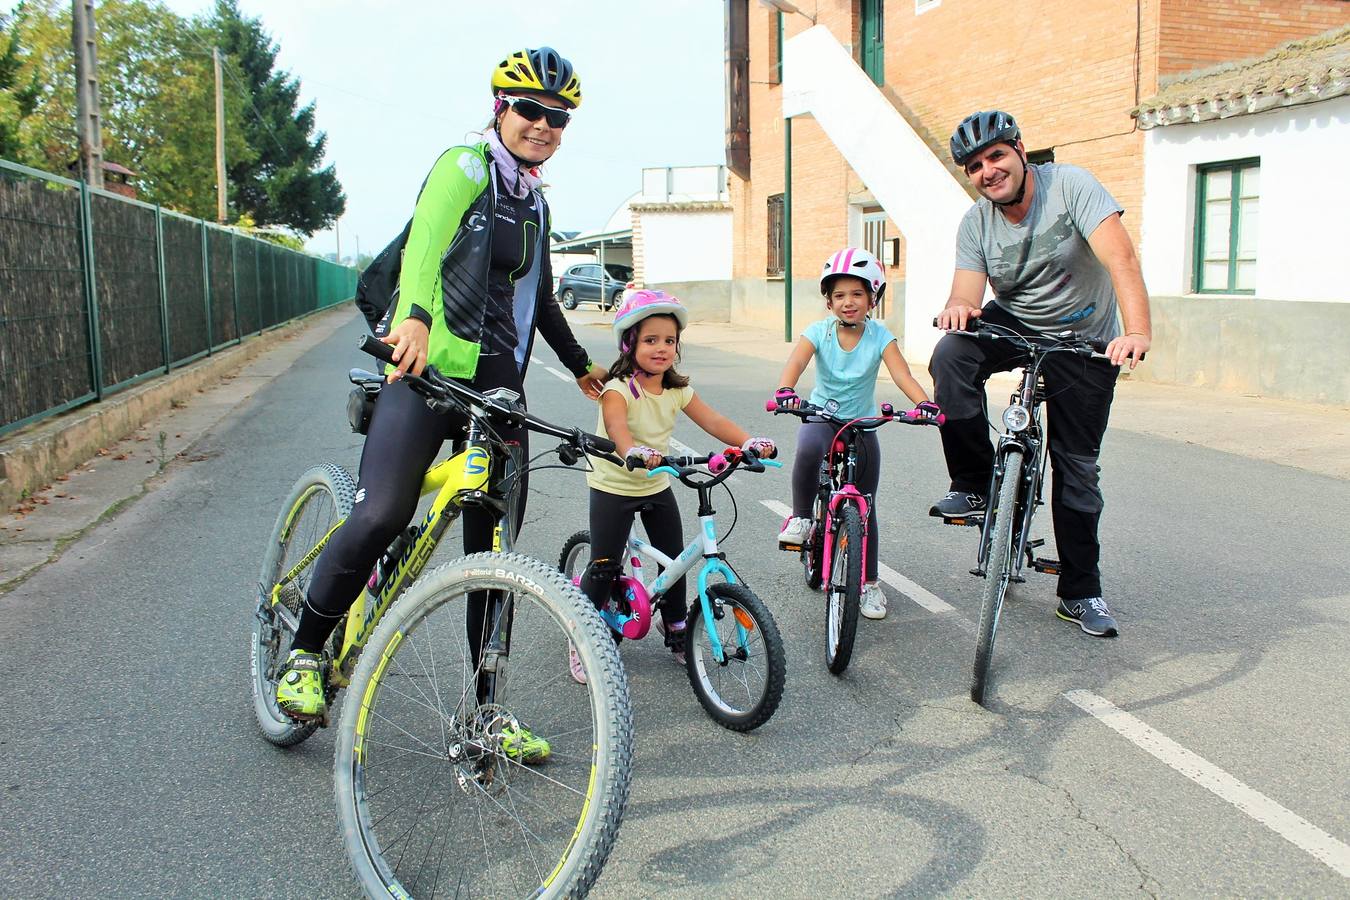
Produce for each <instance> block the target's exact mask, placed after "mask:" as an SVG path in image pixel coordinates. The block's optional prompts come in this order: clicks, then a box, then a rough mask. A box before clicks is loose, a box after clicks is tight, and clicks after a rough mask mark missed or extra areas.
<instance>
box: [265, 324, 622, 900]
mask: <svg viewBox="0 0 1350 900" xmlns="http://www.w3.org/2000/svg"><path fill="white" fill-rule="evenodd" d="M361 348H362V349H363V350H365V351H366V352H368V353H371V354H372V355H374V356H377V357H380V358H381V359H384V360H385V361H386V362H388V361H389V356H390V352H391V348H390V347H388V345H386V344H383V343H380V342H379V341H376V340H374V339H373V338H370V337H363V338H362V340H361ZM350 377H351V380H352V381H353V382H354V383H356V384H357V386H358V388H359V389H360V391H361V392H362V394H369V395H374V394H376V393H377V392H378V390H379V385H380V384H381V383H382V382H383V379H382V378H381V377H380V376H378V375H375V374H372V373H369V372H363V371H361V370H359V369H354V370H352V372H351V376H350ZM405 377H406V379H407V381H408V383H409V384H410V386H412V388H413V389H414V390H417V391H418V392H419V393H421V394H422V395H423V396H425V397H426V399H427V403H428V404H429V405H431V406H432V407H433V408H435V409H440V410H452V409H453V410H459V411H461V412H463V413H464V414H465V415H466V417H467V419H468V422H469V427H468V431H467V437H466V440H465V441H464V442H463V443H462V444H457V446H456V449H457V451H458V452H456V453H454V454H453V455H452V456H451V457H450V458H449V459H446V460H444V461H442V462H440V463H438V464H436V465H434V466H432V467H431V468H430V469H429V470H428V471H427V473H426V477H425V479H424V480H423V483H422V493H423V494H424V495H426V494H430V493H433V492H434V493H435V498H434V499H433V500H432V502H431V506H430V509H429V510H428V511H427V512H426V514H425V516H423V517H422V518H421V520H420V521H418V522H416V523H414V524H411V525H409V527H408V528H407V529H406V530H405V531H404V532H403V533H402V534H400V535H399V536H398V538H396V539H395V541H394V543H393V544H392V545H391V546H390V548H389V549H388V551H387V552H386V553H385V554H384V556H383V558H382V561H381V564H380V565H379V566H377V568H376V571H375V573H374V574H373V575H372V578H371V581H370V582H369V584H368V585H367V586H366V588H365V589H364V590H363V591H362V592H361V595H360V596H359V597H358V598H357V599H356V602H355V603H353V605H352V607H351V609H350V611H349V612H348V613H347V616H346V619H345V621H344V622H343V623H340V624H339V626H338V627H337V628H336V629H335V630H334V633H333V638H332V639H331V641H330V643H329V646H328V647H327V648H326V652H325V668H326V677H325V681H326V685H327V692H328V700H329V702H330V705H331V704H332V702H333V701H334V700H336V698H337V695H338V692H339V691H340V689H342V688H348V689H349V691H350V692H351V694H352V697H351V699H349V700H348V702H346V703H345V704H343V708H342V712H341V718H340V720H339V725H338V735H337V747H336V752H335V759H334V780H335V793H336V798H337V805H338V820H339V824H340V828H341V831H342V835H343V840H344V842H345V844H346V850H347V854H348V857H349V859H350V861H351V864H352V868H353V870H354V871H355V874H356V877H357V879H358V881H359V882H360V884H361V886H362V888H363V889H364V890H365V891H366V893H367V894H369V895H370V896H382V897H388V896H396V897H404V896H422V895H425V896H432V895H441V894H444V895H454V896H475V897H476V896H489V895H491V896H525V895H532V896H572V895H576V894H582V893H585V891H586V890H587V889H588V888H589V887H590V885H591V884H592V883H593V882H594V880H595V879H596V877H597V876H598V875H599V873H600V870H601V868H602V867H603V866H604V863H605V860H606V858H607V857H608V855H609V851H610V848H611V846H612V845H613V842H614V838H615V835H616V833H617V831H618V827H619V823H620V820H621V819H622V816H623V810H624V805H625V803H626V802H627V798H628V785H629V776H630V769H631V762H632V749H633V748H632V719H631V710H630V706H629V699H628V685H627V680H626V678H625V676H624V670H623V667H622V665H621V664H620V661H619V656H618V653H617V651H616V649H615V646H614V642H613V640H611V639H610V637H609V634H608V631H609V629H608V628H607V627H606V626H605V624H604V622H602V621H601V619H600V616H599V614H598V613H597V612H596V610H595V607H594V606H593V605H591V603H590V602H589V601H588V600H587V599H586V598H585V596H583V595H582V593H581V592H580V591H579V590H578V589H577V588H576V587H574V586H573V585H572V584H571V583H570V582H569V581H567V580H566V579H565V578H563V576H562V575H561V573H559V572H558V571H557V570H556V569H554V568H553V567H552V566H547V565H545V564H543V563H542V562H539V561H537V560H534V559H531V558H529V557H526V556H524V555H521V554H518V553H514V552H512V542H513V538H514V534H513V528H512V523H513V522H514V516H513V515H511V513H512V511H513V510H514V509H515V507H516V503H517V502H518V494H519V490H518V487H519V478H518V476H519V474H520V473H521V472H523V471H524V469H525V467H526V466H527V465H528V464H527V463H526V462H525V461H524V460H523V459H522V458H521V451H520V448H519V446H517V445H515V444H508V443H506V442H504V441H502V440H500V439H499V438H498V437H497V435H496V433H495V432H494V430H493V425H494V424H496V425H502V424H506V423H510V424H514V425H519V424H523V425H525V426H526V427H528V428H529V429H531V430H532V431H536V432H539V433H542V434H546V435H550V436H552V437H556V438H559V439H560V440H561V443H560V444H559V445H558V446H557V447H556V448H555V449H554V451H553V452H556V453H557V455H558V456H559V457H560V458H561V459H562V460H563V462H564V463H566V464H567V465H573V464H575V463H576V462H578V460H580V459H581V458H582V457H583V456H584V455H586V454H591V455H596V456H606V457H608V458H609V459H610V460H611V461H612V462H617V461H618V460H617V458H615V457H613V455H612V453H611V451H612V450H613V449H614V445H613V444H612V443H610V442H608V441H606V440H604V439H603V438H600V437H597V436H595V435H592V434H588V433H586V432H583V431H581V430H579V429H575V428H563V427H559V426H556V425H551V424H549V423H548V422H545V421H543V420H541V419H538V418H536V417H534V416H531V415H529V414H528V413H527V412H525V410H524V407H523V406H522V405H521V404H519V403H518V402H517V401H518V400H519V397H518V395H516V394H515V393H514V392H512V391H509V390H496V391H491V392H489V393H487V394H479V393H477V392H476V391H473V390H471V389H469V388H467V387H465V386H464V385H462V384H459V383H458V382H455V381H452V380H450V379H447V378H444V377H442V376H441V375H439V374H438V373H437V372H436V371H435V370H434V369H433V368H430V367H428V368H427V369H426V370H425V372H424V373H423V375H422V376H421V377H415V376H405ZM362 394H357V395H356V397H357V398H358V399H359V398H360V397H361V396H362ZM354 427H356V423H355V422H354ZM355 494H356V487H355V484H354V483H353V481H352V479H351V476H350V475H348V474H347V472H346V471H345V470H344V469H343V468H342V467H340V466H337V465H333V464H327V465H321V466H317V467H315V468H312V469H310V470H309V471H308V472H306V473H305V474H304V475H303V476H302V477H301V478H300V480H299V481H298V482H296V485H295V487H294V488H293V489H292V490H291V493H290V496H289V497H288V498H287V499H286V501H285V504H284V506H283V507H282V511H281V514H280V515H279V516H278V518H277V522H276V526H275V528H274V529H273V532H272V536H271V539H270V540H269V541H268V545H267V552H266V554H265V557H264V561H263V566H262V573H261V575H260V577H259V583H258V596H257V609H256V615H255V619H254V623H253V638H252V693H253V706H254V711H255V713H256V715H257V719H258V724H259V725H260V727H261V728H262V732H263V735H264V737H266V739H267V740H269V741H271V742H272V743H274V744H277V745H280V746H291V745H294V744H298V743H300V742H301V741H303V740H305V739H306V738H308V737H309V736H310V735H311V734H313V733H314V730H315V729H316V728H317V727H318V726H319V725H320V724H326V723H316V722H298V721H296V720H294V719H291V718H290V717H289V716H287V715H286V714H285V713H283V712H282V711H281V710H280V709H278V707H277V704H276V684H277V678H278V677H279V676H280V674H281V671H282V670H283V669H284V668H285V662H286V657H287V653H288V650H289V647H290V642H291V638H292V636H293V635H294V632H295V629H296V626H297V624H298V622H299V616H300V610H301V604H303V603H304V598H305V594H306V591H307V590H308V587H309V581H310V577H311V575H312V572H313V565H314V562H315V560H316V559H317V558H318V556H319V554H320V553H321V552H322V551H323V548H324V546H325V545H326V544H327V542H328V540H329V539H330V538H331V537H332V535H333V533H334V532H335V531H336V530H337V529H338V528H341V527H342V523H343V521H344V520H345V518H346V517H347V515H348V514H349V512H350V511H351V507H352V504H353V502H354V498H355ZM471 505H476V506H479V507H483V508H486V509H489V510H491V511H492V512H493V514H494V515H495V517H496V520H497V525H496V528H495V531H494V535H493V551H492V552H490V553H475V554H472V555H469V556H464V557H462V558H460V559H457V560H455V561H453V562H448V563H445V564H443V565H440V566H438V567H436V568H433V569H430V570H428V571H426V572H423V568H424V567H425V565H426V563H427V560H428V559H429V558H430V557H431V555H432V553H433V551H434V550H435V549H436V545H437V543H438V542H439V541H440V539H441V537H442V536H443V535H444V534H445V531H446V529H447V528H448V527H449V526H450V524H451V523H452V522H453V521H454V520H455V519H456V518H457V517H458V515H459V513H460V512H461V510H462V509H464V508H465V507H467V506H471ZM471 606H473V607H474V608H475V609H480V610H485V615H483V616H482V625H481V627H480V628H478V629H475V628H474V627H473V626H472V624H471V623H472V622H474V621H475V620H477V619H478V618H479V617H478V616H476V615H475V616H472V617H470V616H469V610H470V607H471ZM569 641H570V642H571V644H572V645H573V646H575V647H576V648H577V653H578V655H579V656H580V658H581V661H582V665H583V666H584V667H585V669H586V673H587V675H588V679H587V683H586V685H584V686H582V685H578V684H575V683H574V682H573V681H572V680H571V679H570V678H567V677H565V676H566V662H565V660H564V658H563V657H562V655H561V653H560V651H559V649H558V648H560V647H566V646H567V645H568V642H569ZM560 676H562V677H560ZM526 729H527V730H528V731H529V732H530V733H532V734H533V735H534V736H535V738H537V739H538V738H542V739H543V740H544V741H546V742H547V747H546V749H545V750H544V752H543V753H541V754H536V756H543V757H544V758H543V759H542V761H541V760H540V759H538V758H536V759H531V760H530V764H526V762H525V761H524V758H523V755H522V753H520V752H519V748H513V747H512V746H511V743H510V742H511V738H512V736H513V735H519V734H521V733H522V731H524V730H526ZM513 750H514V752H513Z"/></svg>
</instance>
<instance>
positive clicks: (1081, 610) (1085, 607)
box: [1055, 597, 1120, 637]
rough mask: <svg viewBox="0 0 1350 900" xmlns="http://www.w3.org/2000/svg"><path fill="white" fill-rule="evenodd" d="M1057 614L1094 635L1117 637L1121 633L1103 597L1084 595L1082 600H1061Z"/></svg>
mask: <svg viewBox="0 0 1350 900" xmlns="http://www.w3.org/2000/svg"><path fill="white" fill-rule="evenodd" d="M1055 615H1057V616H1059V617H1060V618H1061V619H1063V620H1064V621H1066V622H1076V623H1078V627H1079V628H1081V629H1083V631H1084V632H1086V633H1087V634H1090V635H1092V636H1093V637H1115V636H1116V635H1118V634H1120V629H1119V628H1117V627H1116V620H1115V617H1114V616H1112V615H1111V610H1109V609H1107V608H1106V601H1105V600H1103V599H1102V598H1101V597H1084V598H1083V599H1082V600H1063V599H1061V600H1060V601H1059V607H1058V608H1057V609H1056V610H1055Z"/></svg>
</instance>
